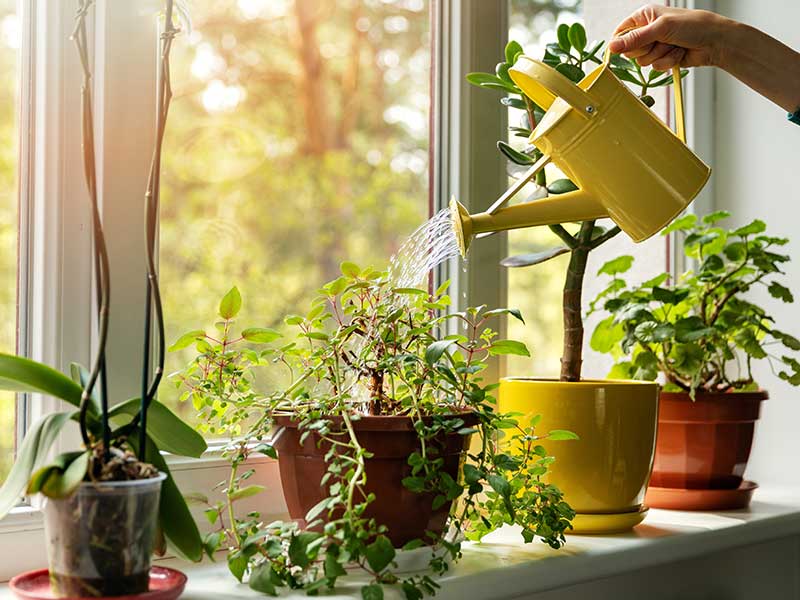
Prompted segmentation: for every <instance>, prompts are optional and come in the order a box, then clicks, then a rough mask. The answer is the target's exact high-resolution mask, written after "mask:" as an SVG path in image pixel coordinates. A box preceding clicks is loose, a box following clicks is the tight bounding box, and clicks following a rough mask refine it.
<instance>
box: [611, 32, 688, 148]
mask: <svg viewBox="0 0 800 600" xmlns="http://www.w3.org/2000/svg"><path fill="white" fill-rule="evenodd" d="M634 29H636V27H629V28H628V29H623V30H622V31H617V32H616V33H615V34H614V36H620V35H624V34H626V33H628V32H629V31H632V30H634ZM610 62H611V50H609V47H608V46H606V51H605V54H604V55H603V66H604V67H607V66H608V64H609V63H610ZM672 90H673V93H674V95H675V133H676V134H677V136H678V139H680V141H682V142H683V143H684V144H685V143H686V118H685V116H684V112H683V83H682V81H681V68H680V65H675V66H674V67H672Z"/></svg>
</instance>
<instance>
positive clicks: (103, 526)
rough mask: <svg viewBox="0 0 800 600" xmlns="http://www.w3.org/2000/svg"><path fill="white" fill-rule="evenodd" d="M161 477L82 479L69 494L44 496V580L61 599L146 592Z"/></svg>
mask: <svg viewBox="0 0 800 600" xmlns="http://www.w3.org/2000/svg"><path fill="white" fill-rule="evenodd" d="M165 479H166V475H164V474H163V473H158V474H157V476H155V477H152V478H149V479H139V480H132V481H103V482H85V483H83V484H81V486H80V487H79V488H78V490H77V491H76V492H75V493H74V494H73V495H72V496H70V497H69V498H65V499H58V500H55V499H48V500H47V502H46V504H45V509H44V514H45V532H46V537H47V552H48V558H49V563H50V581H51V586H52V590H53V592H54V593H55V595H56V596H58V597H62V598H83V597H105V596H123V595H129V594H139V593H142V592H146V591H147V590H148V585H149V579H150V576H149V574H150V561H151V555H152V553H153V546H154V543H155V539H156V530H157V526H158V503H159V496H160V491H161V483H162V482H163V481H164V480H165Z"/></svg>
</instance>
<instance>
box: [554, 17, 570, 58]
mask: <svg viewBox="0 0 800 600" xmlns="http://www.w3.org/2000/svg"><path fill="white" fill-rule="evenodd" d="M556 37H557V38H558V47H559V48H561V50H563V51H564V52H569V49H570V47H571V46H570V40H569V25H567V24H566V23H562V24H561V25H559V26H558V28H557V29H556Z"/></svg>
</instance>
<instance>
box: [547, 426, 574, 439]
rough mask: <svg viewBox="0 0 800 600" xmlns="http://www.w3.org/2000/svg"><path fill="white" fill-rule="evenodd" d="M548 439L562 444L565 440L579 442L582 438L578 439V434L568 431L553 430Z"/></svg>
mask: <svg viewBox="0 0 800 600" xmlns="http://www.w3.org/2000/svg"><path fill="white" fill-rule="evenodd" d="M547 439H549V440H553V441H556V442H560V441H564V440H579V439H581V438H579V437H578V434H577V433H574V432H572V431H567V430H566V429H553V430H552V431H551V432H550V433H548V434H547Z"/></svg>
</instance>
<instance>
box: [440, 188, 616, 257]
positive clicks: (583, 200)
mask: <svg viewBox="0 0 800 600" xmlns="http://www.w3.org/2000/svg"><path fill="white" fill-rule="evenodd" d="M450 215H451V218H452V220H453V227H454V229H455V232H456V237H457V239H458V247H459V250H460V251H461V255H462V256H466V254H467V250H469V246H470V243H471V242H472V240H473V239H474V238H475V236H476V235H478V234H481V233H491V232H496V231H507V230H509V229H520V228H526V227H536V226H538V225H554V224H556V223H567V222H571V221H589V220H593V219H599V218H602V217H607V216H608V212H607V211H606V210H605V209H604V207H603V206H602V205H601V204H600V203H599V202H597V201H596V200H594V199H593V198H592V197H591V196H590V195H589V194H587V193H586V192H584V191H583V190H575V191H573V192H568V193H566V194H559V195H557V196H549V197H547V198H542V199H540V200H533V201H531V202H525V203H522V204H516V205H514V206H506V207H503V208H499V209H497V210H495V211H494V212H489V211H487V212H482V213H477V214H473V215H471V214H469V211H467V209H466V208H465V207H464V205H462V204H461V203H460V202H457V201H456V200H455V199H452V200H450Z"/></svg>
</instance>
